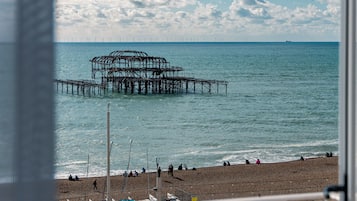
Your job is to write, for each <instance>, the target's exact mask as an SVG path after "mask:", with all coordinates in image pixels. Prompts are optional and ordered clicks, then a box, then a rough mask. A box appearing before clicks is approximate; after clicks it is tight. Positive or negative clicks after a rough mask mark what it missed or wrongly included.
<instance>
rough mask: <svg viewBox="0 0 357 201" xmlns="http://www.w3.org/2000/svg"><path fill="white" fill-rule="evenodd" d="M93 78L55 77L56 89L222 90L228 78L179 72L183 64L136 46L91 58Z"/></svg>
mask: <svg viewBox="0 0 357 201" xmlns="http://www.w3.org/2000/svg"><path fill="white" fill-rule="evenodd" d="M89 61H90V62H91V69H92V79H93V80H89V81H88V80H87V81H85V80H82V81H80V80H78V81H75V80H55V82H56V83H57V90H58V91H59V90H60V88H61V92H66V93H72V94H77V95H85V96H86V95H87V96H91V95H104V94H107V93H109V92H112V93H125V94H176V93H198V92H201V93H220V90H219V89H220V87H222V85H223V87H224V92H225V93H227V85H228V82H226V81H219V80H204V79H196V78H193V77H185V76H180V73H181V72H182V71H183V70H184V69H183V68H182V67H174V66H170V63H169V62H168V61H167V60H166V59H165V58H163V57H154V56H149V55H148V54H147V53H146V52H141V51H133V50H118V51H113V52H111V53H110V54H109V55H107V56H98V57H94V58H92V59H91V60H89Z"/></svg>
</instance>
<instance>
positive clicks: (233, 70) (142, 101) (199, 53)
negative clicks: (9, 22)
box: [55, 42, 338, 177]
mask: <svg viewBox="0 0 357 201" xmlns="http://www.w3.org/2000/svg"><path fill="white" fill-rule="evenodd" d="M115 50H138V51H144V52H147V53H148V54H149V55H151V56H159V57H165V58H166V59H167V60H168V61H169V62H170V63H171V66H180V67H183V68H184V69H185V71H184V73H183V74H184V75H187V76H194V77H196V78H203V79H216V80H225V81H228V82H229V84H228V89H227V94H183V95H125V94H115V95H113V96H110V97H91V98H89V97H82V96H72V95H67V94H61V93H57V94H56V97H55V100H56V104H55V106H56V131H55V133H56V137H57V141H56V164H55V166H56V177H67V176H68V175H69V174H72V175H73V174H75V175H78V176H80V177H83V176H86V175H87V173H88V175H89V176H96V175H105V172H106V113H107V104H108V103H110V115H111V140H112V141H113V145H112V149H111V170H112V174H120V173H122V172H123V171H124V170H127V169H128V170H138V171H139V170H141V168H142V167H145V168H147V167H148V169H149V170H154V169H155V168H156V160H158V162H159V164H160V166H161V167H162V168H163V169H164V170H165V169H167V167H168V165H169V164H170V163H172V164H173V165H174V167H175V168H177V166H178V165H179V164H181V163H182V164H187V166H188V168H192V167H196V168H197V167H204V166H215V165H222V164H223V161H230V163H231V164H241V163H244V161H245V159H248V160H251V161H254V160H255V159H257V158H259V159H260V160H261V161H262V162H263V163H264V162H278V161H289V160H296V159H299V158H300V156H301V155H303V156H304V157H316V156H323V155H324V154H325V152H333V153H334V154H338V129H337V124H338V43H333V42H331V43H295V42H292V43H58V44H56V59H57V60H56V78H58V79H91V64H90V62H89V59H91V58H93V57H95V56H101V55H107V54H109V53H110V52H112V51H115ZM130 140H132V141H133V142H132V145H131V151H130ZM129 153H130V163H129ZM88 158H89V160H88ZM88 161H89V163H88ZM128 166H129V167H128Z"/></svg>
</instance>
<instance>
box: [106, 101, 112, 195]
mask: <svg viewBox="0 0 357 201" xmlns="http://www.w3.org/2000/svg"><path fill="white" fill-rule="evenodd" d="M109 106H110V103H108V111H107V201H111V200H112V199H111V197H110V111H109Z"/></svg>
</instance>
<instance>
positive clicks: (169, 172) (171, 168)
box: [168, 164, 174, 177]
mask: <svg viewBox="0 0 357 201" xmlns="http://www.w3.org/2000/svg"><path fill="white" fill-rule="evenodd" d="M168 174H169V175H170V176H172V177H173V176H174V166H173V165H172V164H170V165H169V171H168Z"/></svg>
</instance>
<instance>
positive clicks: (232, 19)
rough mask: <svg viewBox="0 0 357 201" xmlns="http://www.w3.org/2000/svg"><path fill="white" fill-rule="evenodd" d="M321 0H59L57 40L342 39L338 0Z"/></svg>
mask: <svg viewBox="0 0 357 201" xmlns="http://www.w3.org/2000/svg"><path fill="white" fill-rule="evenodd" d="M221 1H226V0H221ZM319 2H320V4H322V5H325V6H322V7H323V8H321V6H318V7H317V6H315V5H313V4H309V5H306V6H304V7H297V8H293V9H291V8H287V7H284V6H281V5H277V4H274V3H273V1H268V0H233V1H232V2H231V4H230V6H229V7H228V6H227V7H226V8H223V7H222V6H219V3H220V1H217V0H216V1H198V0H175V1H171V0H146V1H139V0H123V1H111V0H58V2H57V4H56V21H57V34H58V39H59V40H113V41H124V40H134V41H139V40H149V41H151V40H155V41H160V40H161V41H166V40H176V41H182V40H188V39H190V40H191V39H194V40H221V41H223V40H227V41H232V40H233V41H244V40H250V41H271V40H285V39H291V40H338V33H339V28H338V26H339V19H340V16H339V15H340V12H339V3H336V1H335V0H320V1H319ZM76 34H79V35H76ZM285 37H291V38H285Z"/></svg>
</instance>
